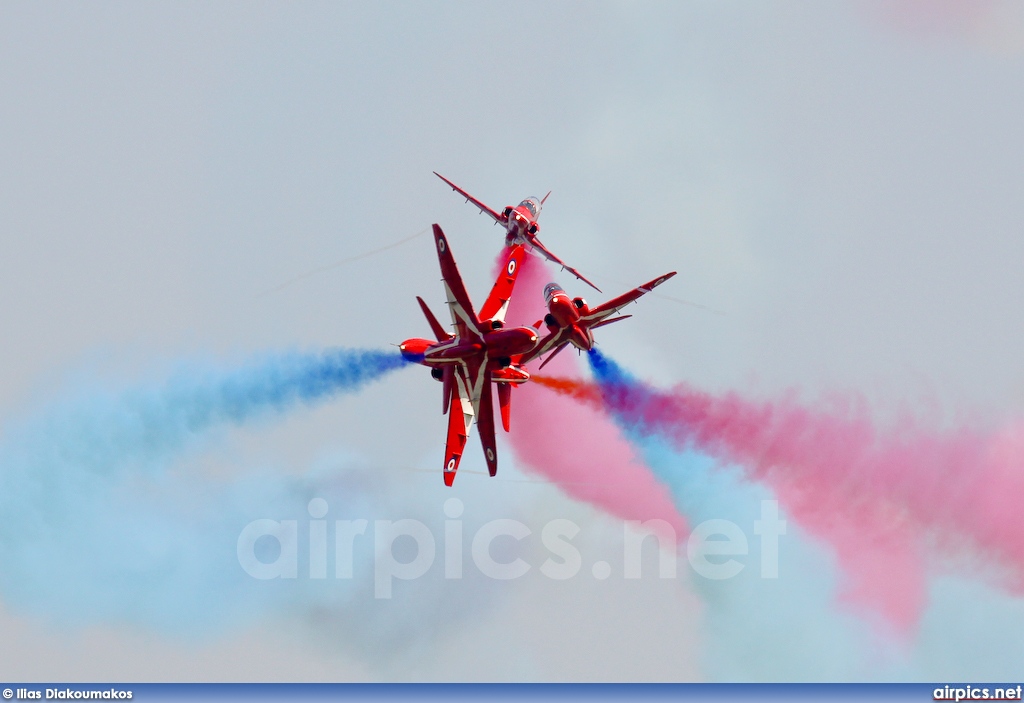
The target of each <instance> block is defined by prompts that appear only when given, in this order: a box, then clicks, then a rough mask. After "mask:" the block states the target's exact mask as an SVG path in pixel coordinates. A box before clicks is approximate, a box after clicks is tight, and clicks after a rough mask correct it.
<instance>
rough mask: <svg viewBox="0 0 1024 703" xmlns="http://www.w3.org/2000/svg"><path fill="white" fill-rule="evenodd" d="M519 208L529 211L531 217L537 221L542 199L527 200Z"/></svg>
mask: <svg viewBox="0 0 1024 703" xmlns="http://www.w3.org/2000/svg"><path fill="white" fill-rule="evenodd" d="M519 207H524V208H526V209H527V210H529V211H530V215H531V216H532V217H533V219H535V220H536V219H537V217H538V216H539V215H540V198H527V199H526V200H524V201H523V202H521V203H519Z"/></svg>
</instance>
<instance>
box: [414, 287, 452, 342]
mask: <svg viewBox="0 0 1024 703" xmlns="http://www.w3.org/2000/svg"><path fill="white" fill-rule="evenodd" d="M416 300H417V301H418V302H419V304H420V310H422V311H423V316H424V317H426V318H427V324H428V325H430V331H431V332H433V333H434V337H435V338H436V339H437V341H439V342H444V341H446V340H449V339H451V338H452V335H450V334H448V331H447V330H445V328H444V327H442V326H441V323H440V322H438V321H437V318H436V317H434V313H432V312H430V308H428V307H427V304H426V303H425V302H423V298H421V297H419V296H418V295H417V296H416Z"/></svg>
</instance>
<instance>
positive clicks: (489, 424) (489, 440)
mask: <svg viewBox="0 0 1024 703" xmlns="http://www.w3.org/2000/svg"><path fill="white" fill-rule="evenodd" d="M488 376H489V374H484V378H485V379H486V380H484V385H483V388H481V391H482V393H481V394H480V404H479V406H478V408H479V411H478V413H477V416H476V432H477V434H478V435H480V444H481V445H482V446H483V448H484V459H486V460H487V473H489V474H490V475H491V476H494V475H495V474H497V473H498V445H497V443H496V442H495V439H494V401H493V395H492V390H491V389H492V387H493V384H492V383H491V380H490V378H489V377H488Z"/></svg>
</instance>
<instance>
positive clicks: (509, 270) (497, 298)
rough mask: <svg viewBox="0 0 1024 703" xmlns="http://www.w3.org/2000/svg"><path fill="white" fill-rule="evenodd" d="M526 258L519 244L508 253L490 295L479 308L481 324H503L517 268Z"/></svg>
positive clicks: (517, 272)
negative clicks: (489, 322)
mask: <svg viewBox="0 0 1024 703" xmlns="http://www.w3.org/2000/svg"><path fill="white" fill-rule="evenodd" d="M524 256H526V249H525V248H524V247H523V245H522V244H519V245H517V246H515V247H514V248H512V249H511V250H510V251H509V254H508V256H507V257H506V259H505V266H504V268H503V269H502V270H501V271H500V272H498V278H497V280H496V281H495V282H494V287H493V288H491V294H490V295H488V296H487V301H486V302H485V303H484V306H483V307H482V308H480V319H481V320H482V321H483V322H487V321H488V320H497V321H498V322H505V313H506V312H508V302H509V300H511V299H512V288H513V287H514V286H515V284H516V277H517V276H519V267H520V265H521V264H522V263H523V257H524Z"/></svg>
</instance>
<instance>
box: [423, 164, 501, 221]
mask: <svg viewBox="0 0 1024 703" xmlns="http://www.w3.org/2000/svg"><path fill="white" fill-rule="evenodd" d="M434 175H435V176H437V177H438V178H440V179H441V180H442V181H444V182H445V183H447V184H448V185H449V186H451V188H452V190H454V191H455V192H456V193H458V194H459V195H461V196H462V197H463V198H465V199H466V201H467V202H470V203H473V204H474V205H476V206H477V207H478V208H480V212H483V213H486V214H488V215H490V216H491V218H493V219H494V221H495V222H500V223H501V224H505V223H506V222H507V219H508V218H505V217H502V216H501V214H500V213H497V212H495V211H494V210H492V209H491V208H489V207H487V206H486V205H484V204H483V203H482V202H480V201H479V200H477V199H476V198H474V197H473V196H472V195H470V194H469V193H467V192H466V191H464V190H462V188H459V187H458V186H457V185H455V184H454V183H452V182H451V181H449V180H448V179H447V178H445V177H444V176H442V175H441V174H440V173H438V172H437V171H434Z"/></svg>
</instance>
